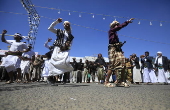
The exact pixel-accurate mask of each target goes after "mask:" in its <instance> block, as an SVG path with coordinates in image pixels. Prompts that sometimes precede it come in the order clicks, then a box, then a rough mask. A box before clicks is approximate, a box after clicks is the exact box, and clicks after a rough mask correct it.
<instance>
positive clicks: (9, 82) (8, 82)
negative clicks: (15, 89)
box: [6, 81, 14, 84]
mask: <svg viewBox="0 0 170 110" xmlns="http://www.w3.org/2000/svg"><path fill="white" fill-rule="evenodd" d="M11 83H14V82H13V81H7V82H6V84H11Z"/></svg>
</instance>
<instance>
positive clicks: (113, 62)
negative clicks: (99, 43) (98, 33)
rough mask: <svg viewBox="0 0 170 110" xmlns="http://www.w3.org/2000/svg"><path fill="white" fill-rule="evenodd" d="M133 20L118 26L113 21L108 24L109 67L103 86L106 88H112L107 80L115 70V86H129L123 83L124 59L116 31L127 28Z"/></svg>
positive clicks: (117, 23) (121, 44) (116, 22)
mask: <svg viewBox="0 0 170 110" xmlns="http://www.w3.org/2000/svg"><path fill="white" fill-rule="evenodd" d="M133 19H134V18H131V19H130V20H128V21H125V22H124V23H123V24H119V22H118V21H113V22H112V23H110V30H109V32H108V34H109V46H108V51H109V52H108V55H109V62H110V67H109V68H108V71H107V78H106V81H105V84H104V85H105V86H107V87H114V85H113V84H111V83H109V78H110V75H111V74H112V71H113V70H115V71H116V74H117V81H116V82H117V84H116V85H117V86H119V85H120V84H123V85H124V87H128V86H129V85H127V84H126V83H124V82H123V80H124V74H125V57H124V55H123V51H122V49H121V46H123V43H121V42H119V38H118V35H117V31H119V30H120V29H122V28H123V27H125V26H127V25H128V24H129V23H132V20H133Z"/></svg>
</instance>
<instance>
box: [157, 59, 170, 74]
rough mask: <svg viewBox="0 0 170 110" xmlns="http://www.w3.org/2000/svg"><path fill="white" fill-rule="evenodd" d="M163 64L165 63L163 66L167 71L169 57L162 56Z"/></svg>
mask: <svg viewBox="0 0 170 110" xmlns="http://www.w3.org/2000/svg"><path fill="white" fill-rule="evenodd" d="M156 60H158V59H156ZM162 64H163V65H162V66H163V68H164V70H165V71H167V70H168V58H167V57H165V56H162ZM155 67H158V63H157V61H156V63H155Z"/></svg>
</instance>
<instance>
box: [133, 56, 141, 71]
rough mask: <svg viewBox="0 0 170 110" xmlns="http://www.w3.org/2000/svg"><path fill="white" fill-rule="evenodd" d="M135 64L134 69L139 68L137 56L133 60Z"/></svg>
mask: <svg viewBox="0 0 170 110" xmlns="http://www.w3.org/2000/svg"><path fill="white" fill-rule="evenodd" d="M134 62H135V66H136V69H140V65H139V57H136V58H135V60H134Z"/></svg>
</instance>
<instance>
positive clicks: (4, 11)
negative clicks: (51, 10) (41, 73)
mask: <svg viewBox="0 0 170 110" xmlns="http://www.w3.org/2000/svg"><path fill="white" fill-rule="evenodd" d="M0 12H1V13H11V14H19V15H28V14H23V13H14V12H6V11H0ZM40 17H42V18H46V19H50V20H53V21H55V20H56V19H54V18H49V17H45V16H40ZM139 23H140V22H139ZM71 24H72V25H75V26H78V27H83V28H86V29H92V30H95V31H101V32H105V33H107V32H108V31H104V30H100V29H96V28H92V27H87V26H82V25H79V24H74V23H71ZM119 35H120V36H124V37H128V38H131V39H137V40H142V41H147V42H153V43H159V44H166V45H170V43H164V42H157V41H152V40H147V39H142V38H137V37H131V36H126V35H122V34H119ZM9 36H10V35H9ZM11 36H13V35H11ZM26 37H27V36H26Z"/></svg>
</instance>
